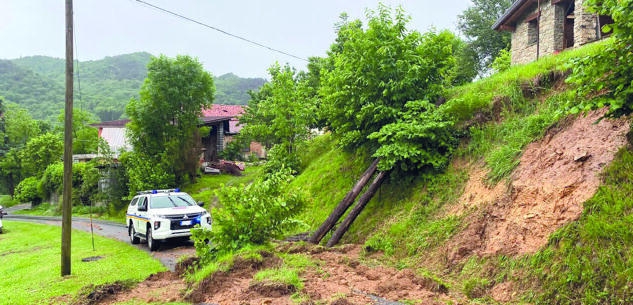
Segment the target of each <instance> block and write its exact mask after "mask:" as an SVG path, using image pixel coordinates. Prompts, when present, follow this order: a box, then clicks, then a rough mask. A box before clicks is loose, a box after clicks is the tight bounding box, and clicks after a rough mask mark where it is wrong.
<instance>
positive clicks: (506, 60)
mask: <svg viewBox="0 0 633 305" xmlns="http://www.w3.org/2000/svg"><path fill="white" fill-rule="evenodd" d="M511 60H512V52H510V51H509V50H506V49H503V50H501V52H499V56H497V58H495V61H493V62H492V69H493V70H495V71H496V72H503V71H506V70H508V69H510V62H511Z"/></svg>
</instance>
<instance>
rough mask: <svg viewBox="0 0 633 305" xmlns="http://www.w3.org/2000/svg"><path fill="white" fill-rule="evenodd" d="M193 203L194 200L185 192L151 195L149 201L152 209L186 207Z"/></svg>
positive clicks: (194, 203)
mask: <svg viewBox="0 0 633 305" xmlns="http://www.w3.org/2000/svg"><path fill="white" fill-rule="evenodd" d="M194 205H196V202H195V201H194V200H193V198H191V196H189V195H187V194H181V195H169V196H160V197H153V198H152V202H151V203H150V207H151V208H152V209H166V208H177V207H188V206H194Z"/></svg>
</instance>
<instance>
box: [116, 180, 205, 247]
mask: <svg viewBox="0 0 633 305" xmlns="http://www.w3.org/2000/svg"><path fill="white" fill-rule="evenodd" d="M202 206H204V203H203V202H198V203H196V201H195V200H193V198H191V196H189V194H187V193H185V192H181V191H180V190H179V189H169V190H153V191H143V192H138V195H136V196H134V198H133V199H132V201H131V202H130V205H129V206H128V208H127V215H126V219H125V220H126V221H125V222H126V226H127V229H128V230H127V231H128V235H129V237H130V242H131V243H132V244H138V243H139V242H140V241H141V239H145V240H147V246H148V247H149V249H150V251H156V250H158V246H159V242H160V241H165V240H167V239H169V238H177V237H182V238H189V236H191V229H192V228H193V227H194V226H195V225H198V224H199V225H200V226H201V227H202V228H207V229H211V214H209V212H207V211H206V210H205V209H203V208H202Z"/></svg>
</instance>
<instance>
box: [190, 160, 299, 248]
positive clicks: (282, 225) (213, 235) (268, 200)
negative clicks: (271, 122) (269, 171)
mask: <svg viewBox="0 0 633 305" xmlns="http://www.w3.org/2000/svg"><path fill="white" fill-rule="evenodd" d="M290 181H292V176H291V175H290V170H289V169H288V168H283V167H282V168H281V169H279V170H278V171H277V172H276V173H275V174H273V175H271V176H270V177H268V179H259V180H257V181H255V182H254V183H252V184H249V185H247V186H244V185H240V186H239V187H235V186H223V187H222V188H221V189H220V190H219V191H217V195H218V198H219V202H220V205H218V206H217V207H215V208H213V210H212V212H211V215H213V220H214V226H213V230H212V231H205V230H203V229H194V230H193V234H194V235H193V239H194V240H195V242H196V251H197V253H198V255H199V256H200V257H202V258H203V259H204V258H209V257H210V255H213V253H214V252H212V251H211V250H212V249H214V250H217V251H220V252H222V251H232V250H237V249H240V248H242V247H244V246H246V245H248V244H265V243H267V242H268V241H269V239H270V238H273V237H277V238H278V237H281V236H282V234H284V233H285V232H287V230H289V229H291V228H294V227H296V226H297V225H298V224H300V223H299V222H297V221H294V220H292V219H291V218H292V217H293V216H295V215H297V214H298V213H299V212H300V211H301V209H302V208H303V207H304V206H305V201H304V199H303V198H302V197H301V196H300V195H299V194H298V193H297V192H290V191H289V190H288V185H289V183H290ZM206 239H208V240H210V241H211V245H209V244H207V243H206V242H205V240H206ZM212 247H213V248H212Z"/></svg>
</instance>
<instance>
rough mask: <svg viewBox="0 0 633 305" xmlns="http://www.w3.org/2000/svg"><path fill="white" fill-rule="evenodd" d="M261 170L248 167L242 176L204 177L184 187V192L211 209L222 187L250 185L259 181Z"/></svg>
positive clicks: (260, 168) (258, 167)
mask: <svg viewBox="0 0 633 305" xmlns="http://www.w3.org/2000/svg"><path fill="white" fill-rule="evenodd" d="M261 170H262V167H261V166H248V167H246V169H245V170H244V171H243V172H242V176H232V175H228V174H221V175H203V176H202V177H201V178H199V179H198V181H197V182H196V183H194V184H191V185H188V186H186V187H184V188H183V191H184V192H187V193H188V194H189V195H191V197H193V199H195V200H196V201H203V202H204V203H205V204H206V207H207V208H209V206H210V205H211V204H213V203H214V201H215V198H216V196H215V191H216V190H217V189H219V188H220V187H221V186H222V185H226V186H230V185H233V186H237V185H240V184H249V183H251V182H253V181H254V180H255V179H257V177H258V176H259V173H260V172H261Z"/></svg>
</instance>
